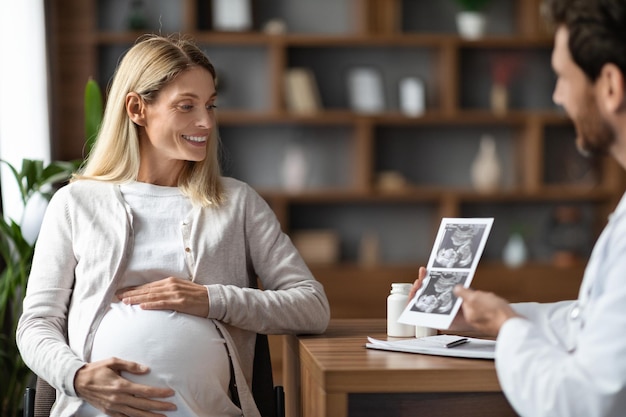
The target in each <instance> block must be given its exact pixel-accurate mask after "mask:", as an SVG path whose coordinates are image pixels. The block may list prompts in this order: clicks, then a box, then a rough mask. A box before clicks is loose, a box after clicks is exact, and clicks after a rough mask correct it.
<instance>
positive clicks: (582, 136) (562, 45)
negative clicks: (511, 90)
mask: <svg viewBox="0 0 626 417" xmlns="http://www.w3.org/2000/svg"><path fill="white" fill-rule="evenodd" d="M568 40H569V33H568V30H567V28H566V27H565V26H561V27H559V29H558V30H557V32H556V36H555V41H554V50H553V52H552V67H553V68H554V71H555V73H556V75H557V82H556V86H555V88H554V94H553V96H552V98H553V100H554V102H555V103H556V104H559V105H561V106H563V107H564V108H565V111H566V112H567V114H568V115H569V116H570V118H571V119H572V121H573V123H574V126H575V127H576V134H577V138H576V146H577V147H578V149H579V151H580V152H581V153H582V154H583V155H595V154H606V153H607V152H608V151H609V148H610V147H611V145H612V144H613V142H614V141H615V134H614V131H613V130H612V129H611V126H610V125H609V124H608V123H607V122H606V121H605V120H604V119H603V118H602V115H601V114H600V110H599V108H598V102H597V99H596V94H595V88H594V83H592V82H591V81H589V79H588V78H587V77H586V76H585V74H584V72H583V71H582V69H580V67H579V66H578V65H576V63H575V62H574V61H573V59H572V56H571V54H570V51H569V46H568Z"/></svg>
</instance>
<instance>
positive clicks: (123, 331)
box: [77, 183, 241, 417]
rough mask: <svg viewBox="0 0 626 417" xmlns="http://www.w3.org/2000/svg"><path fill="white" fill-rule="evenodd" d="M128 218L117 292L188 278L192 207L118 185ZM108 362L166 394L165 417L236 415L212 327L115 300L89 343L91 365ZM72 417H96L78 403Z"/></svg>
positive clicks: (167, 192)
mask: <svg viewBox="0 0 626 417" xmlns="http://www.w3.org/2000/svg"><path fill="white" fill-rule="evenodd" d="M121 191H122V195H123V196H124V199H125V200H126V202H127V203H128V205H129V206H130V209H131V212H132V215H133V232H134V244H133V252H132V255H131V256H130V259H129V264H128V267H127V270H126V273H125V275H124V277H123V280H122V284H121V286H120V288H123V287H128V286H135V285H141V284H144V283H148V282H151V281H157V280H160V279H163V278H167V277H170V276H174V277H177V278H190V272H189V268H188V267H187V265H186V263H185V256H184V245H183V238H182V232H181V228H182V224H183V222H184V221H185V219H186V217H187V216H188V215H189V213H190V211H191V209H192V206H191V203H190V201H189V199H188V198H187V197H185V196H183V195H182V194H181V192H180V190H179V189H178V188H177V187H162V186H156V185H152V184H146V183H132V184H127V185H122V186H121ZM112 356H115V357H118V358H121V359H125V360H130V361H135V362H138V363H141V364H143V365H146V366H148V367H149V368H150V372H149V373H147V374H144V375H132V374H128V373H123V376H124V377H125V378H128V379H129V380H132V381H135V382H137V383H141V384H145V385H151V386H158V387H169V388H172V389H173V390H174V391H175V392H176V394H175V396H174V397H170V398H168V399H166V400H167V401H171V402H174V403H176V405H177V408H178V409H177V411H175V412H166V413H165V414H166V415H168V416H180V417H183V416H185V417H188V416H198V417H210V416H239V415H241V411H240V410H239V408H238V407H236V406H235V405H234V404H233V403H232V401H231V400H230V397H229V393H228V388H229V381H230V367H229V361H228V354H227V351H226V345H225V341H224V339H223V338H222V337H221V335H220V334H219V331H218V330H217V328H216V327H215V324H214V323H213V321H212V320H209V319H206V318H201V317H196V316H191V315H188V314H183V313H177V312H175V311H169V310H167V311H165V310H161V311H157V310H142V309H141V308H140V307H139V306H137V305H134V306H129V305H125V304H123V303H122V302H119V301H118V300H117V299H114V300H113V302H112V303H111V306H110V309H109V311H108V312H107V313H106V314H105V316H104V318H103V319H102V322H101V323H100V326H99V328H98V331H97V333H96V337H95V339H94V344H93V351H92V357H91V361H92V362H94V361H98V360H101V359H106V358H110V357H112ZM77 416H80V417H84V416H90V417H93V416H104V414H102V413H101V412H100V411H98V410H96V409H95V408H93V407H91V406H90V405H89V404H87V403H85V404H84V405H83V406H82V407H81V408H80V409H79V411H78V413H77Z"/></svg>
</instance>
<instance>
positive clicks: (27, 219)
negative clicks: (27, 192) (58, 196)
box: [20, 192, 48, 245]
mask: <svg viewBox="0 0 626 417" xmlns="http://www.w3.org/2000/svg"><path fill="white" fill-rule="evenodd" d="M47 208H48V199H47V198H46V197H45V196H44V195H42V194H41V193H38V192H36V193H33V194H32V195H31V196H30V198H29V199H28V201H27V202H26V205H25V206H24V212H23V213H22V219H21V221H20V225H21V228H22V236H23V237H24V240H26V241H27V242H28V243H29V244H31V245H33V244H35V241H36V240H37V236H39V229H41V223H42V222H43V216H44V214H45V213H46V209H47Z"/></svg>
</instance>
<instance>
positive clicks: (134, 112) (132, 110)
mask: <svg viewBox="0 0 626 417" xmlns="http://www.w3.org/2000/svg"><path fill="white" fill-rule="evenodd" d="M145 107H146V106H145V103H144V101H143V100H142V99H141V96H140V95H139V94H137V93H134V92H133V93H128V94H126V113H127V114H128V117H129V118H130V120H132V121H133V123H135V124H136V125H138V126H144V125H145V122H146V114H145Z"/></svg>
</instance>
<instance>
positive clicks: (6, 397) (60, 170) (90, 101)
mask: <svg viewBox="0 0 626 417" xmlns="http://www.w3.org/2000/svg"><path fill="white" fill-rule="evenodd" d="M84 104H85V109H84V111H85V135H86V152H89V150H90V149H91V146H92V145H93V142H94V141H95V138H96V133H97V129H98V127H99V125H100V121H101V118H102V95H101V92H100V88H99V87H98V84H97V83H96V82H95V81H93V80H91V79H90V80H89V81H88V82H87V85H86V87H85V102H84ZM0 162H2V163H4V164H6V165H7V166H8V167H9V169H10V171H11V173H12V174H13V176H14V177H15V180H16V181H17V183H18V186H19V190H20V198H21V202H22V204H23V206H24V208H25V210H24V216H23V217H22V219H21V221H20V222H19V223H17V222H16V221H14V220H12V219H6V218H5V217H4V216H0V217H1V218H0V257H1V259H0V263H1V266H2V271H1V272H0V375H1V376H2V378H0V416H3V417H17V416H18V415H19V413H20V409H21V407H22V397H23V394H24V390H25V389H26V387H27V386H28V384H29V383H30V381H31V378H32V374H31V372H30V370H29V369H28V367H27V366H26V365H25V364H24V362H23V361H22V358H21V356H20V354H19V351H18V349H17V346H16V343H15V331H16V328H17V322H18V319H19V317H20V314H21V308H22V299H23V297H24V293H25V291H26V283H27V280H28V275H29V273H30V267H31V263H32V259H33V250H34V245H35V239H36V234H35V235H34V237H33V238H32V239H29V238H27V236H26V235H27V233H25V230H26V228H27V227H28V226H29V224H28V223H30V222H35V223H36V224H37V231H38V225H39V224H40V220H41V219H32V218H29V216H28V214H27V213H28V212H29V210H28V204H29V202H31V201H34V200H35V199H37V198H42V199H45V201H47V200H49V199H50V197H51V196H52V194H53V193H54V191H55V189H56V187H57V186H58V185H59V184H63V183H65V182H66V181H67V180H68V179H69V177H70V176H71V174H72V173H73V172H74V171H76V169H77V168H78V167H79V166H80V165H81V164H82V162H83V161H82V159H78V160H74V161H53V162H51V163H50V164H48V165H44V162H43V161H41V160H31V159H24V160H22V166H21V167H20V168H19V169H18V168H16V167H14V166H12V165H11V164H9V163H8V162H6V161H0ZM43 208H44V209H45V206H44V207H43ZM41 215H43V210H41ZM38 222H39V223H38Z"/></svg>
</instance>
